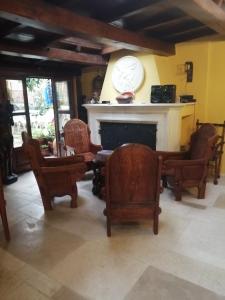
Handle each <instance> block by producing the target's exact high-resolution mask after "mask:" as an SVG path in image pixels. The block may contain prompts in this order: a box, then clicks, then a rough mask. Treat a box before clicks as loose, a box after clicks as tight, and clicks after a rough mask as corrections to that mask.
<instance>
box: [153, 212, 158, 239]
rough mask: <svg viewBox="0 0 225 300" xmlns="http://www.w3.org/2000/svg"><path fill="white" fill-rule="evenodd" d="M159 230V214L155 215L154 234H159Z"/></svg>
mask: <svg viewBox="0 0 225 300" xmlns="http://www.w3.org/2000/svg"><path fill="white" fill-rule="evenodd" d="M158 228H159V214H158V212H155V213H154V218H153V232H154V234H158Z"/></svg>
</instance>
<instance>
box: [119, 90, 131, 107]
mask: <svg viewBox="0 0 225 300" xmlns="http://www.w3.org/2000/svg"><path fill="white" fill-rule="evenodd" d="M116 100H117V102H118V103H119V104H129V103H132V102H133V100H134V93H132V92H124V93H122V94H120V95H119V96H117V97H116Z"/></svg>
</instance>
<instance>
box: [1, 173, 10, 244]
mask: <svg viewBox="0 0 225 300" xmlns="http://www.w3.org/2000/svg"><path fill="white" fill-rule="evenodd" d="M5 206H6V202H5V199H4V192H3V185H2V177H1V172H0V214H1V218H2V225H3V230H4V234H5V239H6V240H7V241H9V240H10V232H9V226H8V220H7V214H6V208H5Z"/></svg>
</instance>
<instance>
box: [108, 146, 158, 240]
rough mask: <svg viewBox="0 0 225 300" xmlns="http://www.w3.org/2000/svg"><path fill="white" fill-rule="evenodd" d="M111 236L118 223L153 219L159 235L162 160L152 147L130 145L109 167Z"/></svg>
mask: <svg viewBox="0 0 225 300" xmlns="http://www.w3.org/2000/svg"><path fill="white" fill-rule="evenodd" d="M105 175H106V184H105V198H106V210H105V214H106V218H107V235H108V236H111V223H112V222H114V221H127V220H138V219H143V218H145V219H146V218H147V219H150V218H153V231H154V234H157V233H158V217H159V213H160V208H159V194H160V176H161V159H160V158H159V157H157V154H156V153H155V152H154V151H153V150H151V149H150V148H149V147H147V146H145V145H141V144H127V145H123V146H121V147H119V148H117V149H116V150H115V151H114V152H113V154H112V155H111V156H110V157H109V158H108V160H107V162H106V167H105Z"/></svg>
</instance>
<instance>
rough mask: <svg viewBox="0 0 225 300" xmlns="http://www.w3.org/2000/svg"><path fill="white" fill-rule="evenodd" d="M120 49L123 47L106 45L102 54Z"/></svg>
mask: <svg viewBox="0 0 225 300" xmlns="http://www.w3.org/2000/svg"><path fill="white" fill-rule="evenodd" d="M119 50H121V48H116V47H104V48H103V49H102V52H101V54H102V55H107V54H111V53H113V52H116V51H119Z"/></svg>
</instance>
